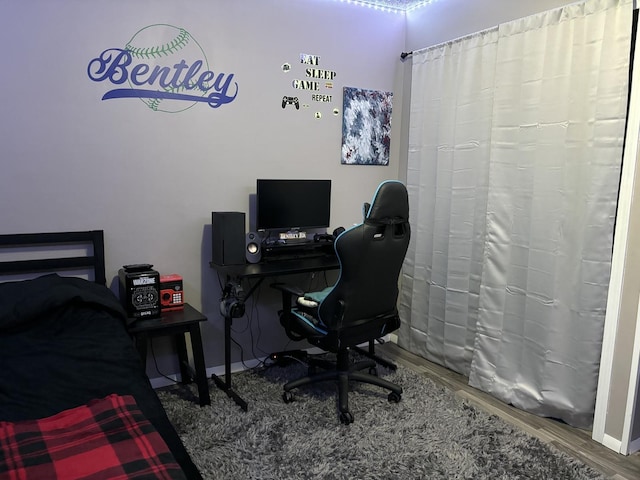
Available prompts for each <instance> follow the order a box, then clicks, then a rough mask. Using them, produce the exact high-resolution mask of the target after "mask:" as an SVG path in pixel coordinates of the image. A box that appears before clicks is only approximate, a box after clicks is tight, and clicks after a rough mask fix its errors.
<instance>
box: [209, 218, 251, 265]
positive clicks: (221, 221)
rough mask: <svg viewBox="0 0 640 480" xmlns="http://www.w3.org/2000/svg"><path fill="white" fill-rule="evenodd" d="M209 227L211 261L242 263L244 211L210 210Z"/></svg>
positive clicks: (225, 263)
mask: <svg viewBox="0 0 640 480" xmlns="http://www.w3.org/2000/svg"><path fill="white" fill-rule="evenodd" d="M211 228H212V232H211V243H212V247H213V252H212V254H213V258H212V260H213V263H214V264H216V265H242V264H244V263H245V256H244V250H245V244H244V240H245V239H244V232H245V229H244V228H245V227H244V212H211Z"/></svg>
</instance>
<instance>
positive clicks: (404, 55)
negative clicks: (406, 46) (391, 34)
mask: <svg viewBox="0 0 640 480" xmlns="http://www.w3.org/2000/svg"><path fill="white" fill-rule="evenodd" d="M411 54H413V52H402V53H401V54H400V60H404V59H405V58H407V57H408V56H409V55H411Z"/></svg>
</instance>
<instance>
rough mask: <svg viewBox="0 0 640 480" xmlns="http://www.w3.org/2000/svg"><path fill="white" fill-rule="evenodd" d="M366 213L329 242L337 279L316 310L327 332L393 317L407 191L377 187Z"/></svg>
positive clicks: (405, 241)
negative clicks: (337, 263)
mask: <svg viewBox="0 0 640 480" xmlns="http://www.w3.org/2000/svg"><path fill="white" fill-rule="evenodd" d="M365 209H366V211H365V218H364V221H363V223H361V224H359V225H356V226H354V227H352V228H350V229H348V230H346V231H344V232H343V233H341V234H340V235H339V236H338V237H337V238H336V240H335V242H334V248H335V251H336V255H337V256H338V260H339V261H340V276H339V277H338V281H337V282H336V284H335V285H334V287H333V289H332V290H331V291H330V292H329V294H328V295H327V296H326V297H325V299H324V300H323V301H322V302H321V304H320V305H319V307H318V315H319V317H320V320H321V321H322V322H323V323H324V324H325V325H326V326H327V327H329V329H339V328H345V327H348V326H356V325H359V324H363V326H364V324H366V323H367V322H370V321H371V320H372V319H375V318H378V319H379V318H381V317H385V316H394V315H395V316H396V318H397V308H396V303H397V300H398V276H399V275H400V270H401V269H402V264H403V262H404V258H405V255H406V253H407V248H408V246H409V238H410V235H411V231H410V227H409V199H408V194H407V189H406V187H405V186H404V184H402V183H401V182H399V181H395V180H388V181H385V182H382V183H381V184H380V186H379V187H378V189H377V190H376V192H375V194H374V196H373V200H372V202H371V204H370V205H368V206H365ZM365 328H366V327H365ZM396 328H397V326H396Z"/></svg>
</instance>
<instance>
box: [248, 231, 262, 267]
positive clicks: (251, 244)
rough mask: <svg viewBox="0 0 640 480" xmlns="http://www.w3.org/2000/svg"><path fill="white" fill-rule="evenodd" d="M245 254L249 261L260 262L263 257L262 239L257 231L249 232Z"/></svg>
mask: <svg viewBox="0 0 640 480" xmlns="http://www.w3.org/2000/svg"><path fill="white" fill-rule="evenodd" d="M244 254H245V257H246V259H247V262H249V263H258V262H259V261H260V260H261V259H262V239H261V238H260V235H258V234H257V233H256V232H249V233H247V236H246V238H245V249H244Z"/></svg>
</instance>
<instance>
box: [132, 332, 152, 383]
mask: <svg viewBox="0 0 640 480" xmlns="http://www.w3.org/2000/svg"><path fill="white" fill-rule="evenodd" d="M134 341H135V345H136V350H138V354H139V355H140V360H141V361H142V369H143V370H144V371H145V373H146V371H147V345H148V344H149V336H148V335H147V334H146V333H144V332H140V333H136V334H135V335H134Z"/></svg>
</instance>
